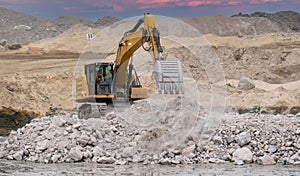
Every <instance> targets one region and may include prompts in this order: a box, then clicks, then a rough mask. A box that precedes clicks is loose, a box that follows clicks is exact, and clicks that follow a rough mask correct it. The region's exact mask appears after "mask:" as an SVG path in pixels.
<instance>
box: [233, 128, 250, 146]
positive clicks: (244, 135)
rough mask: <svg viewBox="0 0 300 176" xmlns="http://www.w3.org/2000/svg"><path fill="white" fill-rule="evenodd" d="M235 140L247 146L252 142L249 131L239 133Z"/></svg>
mask: <svg viewBox="0 0 300 176" xmlns="http://www.w3.org/2000/svg"><path fill="white" fill-rule="evenodd" d="M235 141H236V142H237V143H238V144H239V145H240V146H241V147H243V146H245V145H247V144H249V143H250V141H251V136H250V134H249V133H248V132H241V133H240V134H239V135H237V136H236V139H235Z"/></svg>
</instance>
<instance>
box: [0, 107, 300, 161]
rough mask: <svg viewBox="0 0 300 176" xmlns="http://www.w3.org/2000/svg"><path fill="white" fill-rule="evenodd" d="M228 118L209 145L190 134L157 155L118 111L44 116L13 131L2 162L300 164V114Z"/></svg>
mask: <svg viewBox="0 0 300 176" xmlns="http://www.w3.org/2000/svg"><path fill="white" fill-rule="evenodd" d="M225 117H226V118H225V119H227V122H224V123H223V124H222V125H220V126H219V128H217V129H216V130H215V131H214V132H213V133H212V135H211V136H212V137H211V138H210V141H209V142H208V143H203V142H201V141H199V140H196V139H197V136H195V135H191V136H187V138H186V140H185V141H184V143H183V144H182V145H180V146H178V147H176V148H167V147H166V148H164V149H163V150H162V151H159V152H158V153H152V152H149V151H148V150H147V149H142V148H140V147H139V143H140V142H141V134H142V133H143V132H142V131H140V129H139V128H136V126H135V125H130V124H128V123H127V122H126V121H124V120H122V119H121V118H119V117H118V115H117V114H116V113H115V112H111V113H109V114H108V115H107V116H106V118H103V119H87V120H85V119H78V118H77V115H76V114H65V115H57V116H54V117H43V118H38V119H33V120H32V122H31V123H29V124H27V125H26V126H24V127H23V128H20V129H18V130H17V131H13V132H11V134H10V135H9V136H8V137H7V139H6V140H5V141H4V142H1V143H0V159H9V160H25V161H31V162H41V163H60V162H97V163H101V164H117V165H123V164H128V163H143V164H156V163H157V164H194V163H228V162H232V163H235V164H238V165H241V164H247V163H258V164H263V165H271V164H276V163H281V164H294V165H299V164H300V117H299V115H295V116H283V115H277V116H274V115H263V114H260V115H257V114H243V115H232V114H226V115H225ZM229 117H231V118H230V119H229ZM143 130H144V131H147V129H143ZM198 135H201V134H198ZM198 137H199V136H198ZM148 140H151V139H148ZM170 140H173V139H170ZM166 142H168V141H166Z"/></svg>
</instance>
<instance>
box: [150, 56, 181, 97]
mask: <svg viewBox="0 0 300 176" xmlns="http://www.w3.org/2000/svg"><path fill="white" fill-rule="evenodd" d="M155 79H156V82H157V87H158V93H160V94H162V92H164V94H174V93H175V94H179V93H181V94H184V84H183V72H182V65H181V62H180V61H178V60H177V61H155Z"/></svg>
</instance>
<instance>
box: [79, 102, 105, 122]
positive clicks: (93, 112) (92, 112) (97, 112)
mask: <svg viewBox="0 0 300 176" xmlns="http://www.w3.org/2000/svg"><path fill="white" fill-rule="evenodd" d="M108 109H109V107H108V105H107V104H106V103H85V104H82V105H81V106H80V107H79V108H78V118H80V119H89V118H101V117H105V115H106V114H107V112H108Z"/></svg>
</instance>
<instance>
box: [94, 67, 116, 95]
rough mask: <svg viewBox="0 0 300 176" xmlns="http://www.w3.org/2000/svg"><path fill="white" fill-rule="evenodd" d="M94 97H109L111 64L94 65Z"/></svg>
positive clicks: (111, 76) (111, 73)
mask: <svg viewBox="0 0 300 176" xmlns="http://www.w3.org/2000/svg"><path fill="white" fill-rule="evenodd" d="M95 71H96V80H95V95H110V94H111V93H112V92H111V85H112V80H113V64H112V63H100V64H99V65H95Z"/></svg>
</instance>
